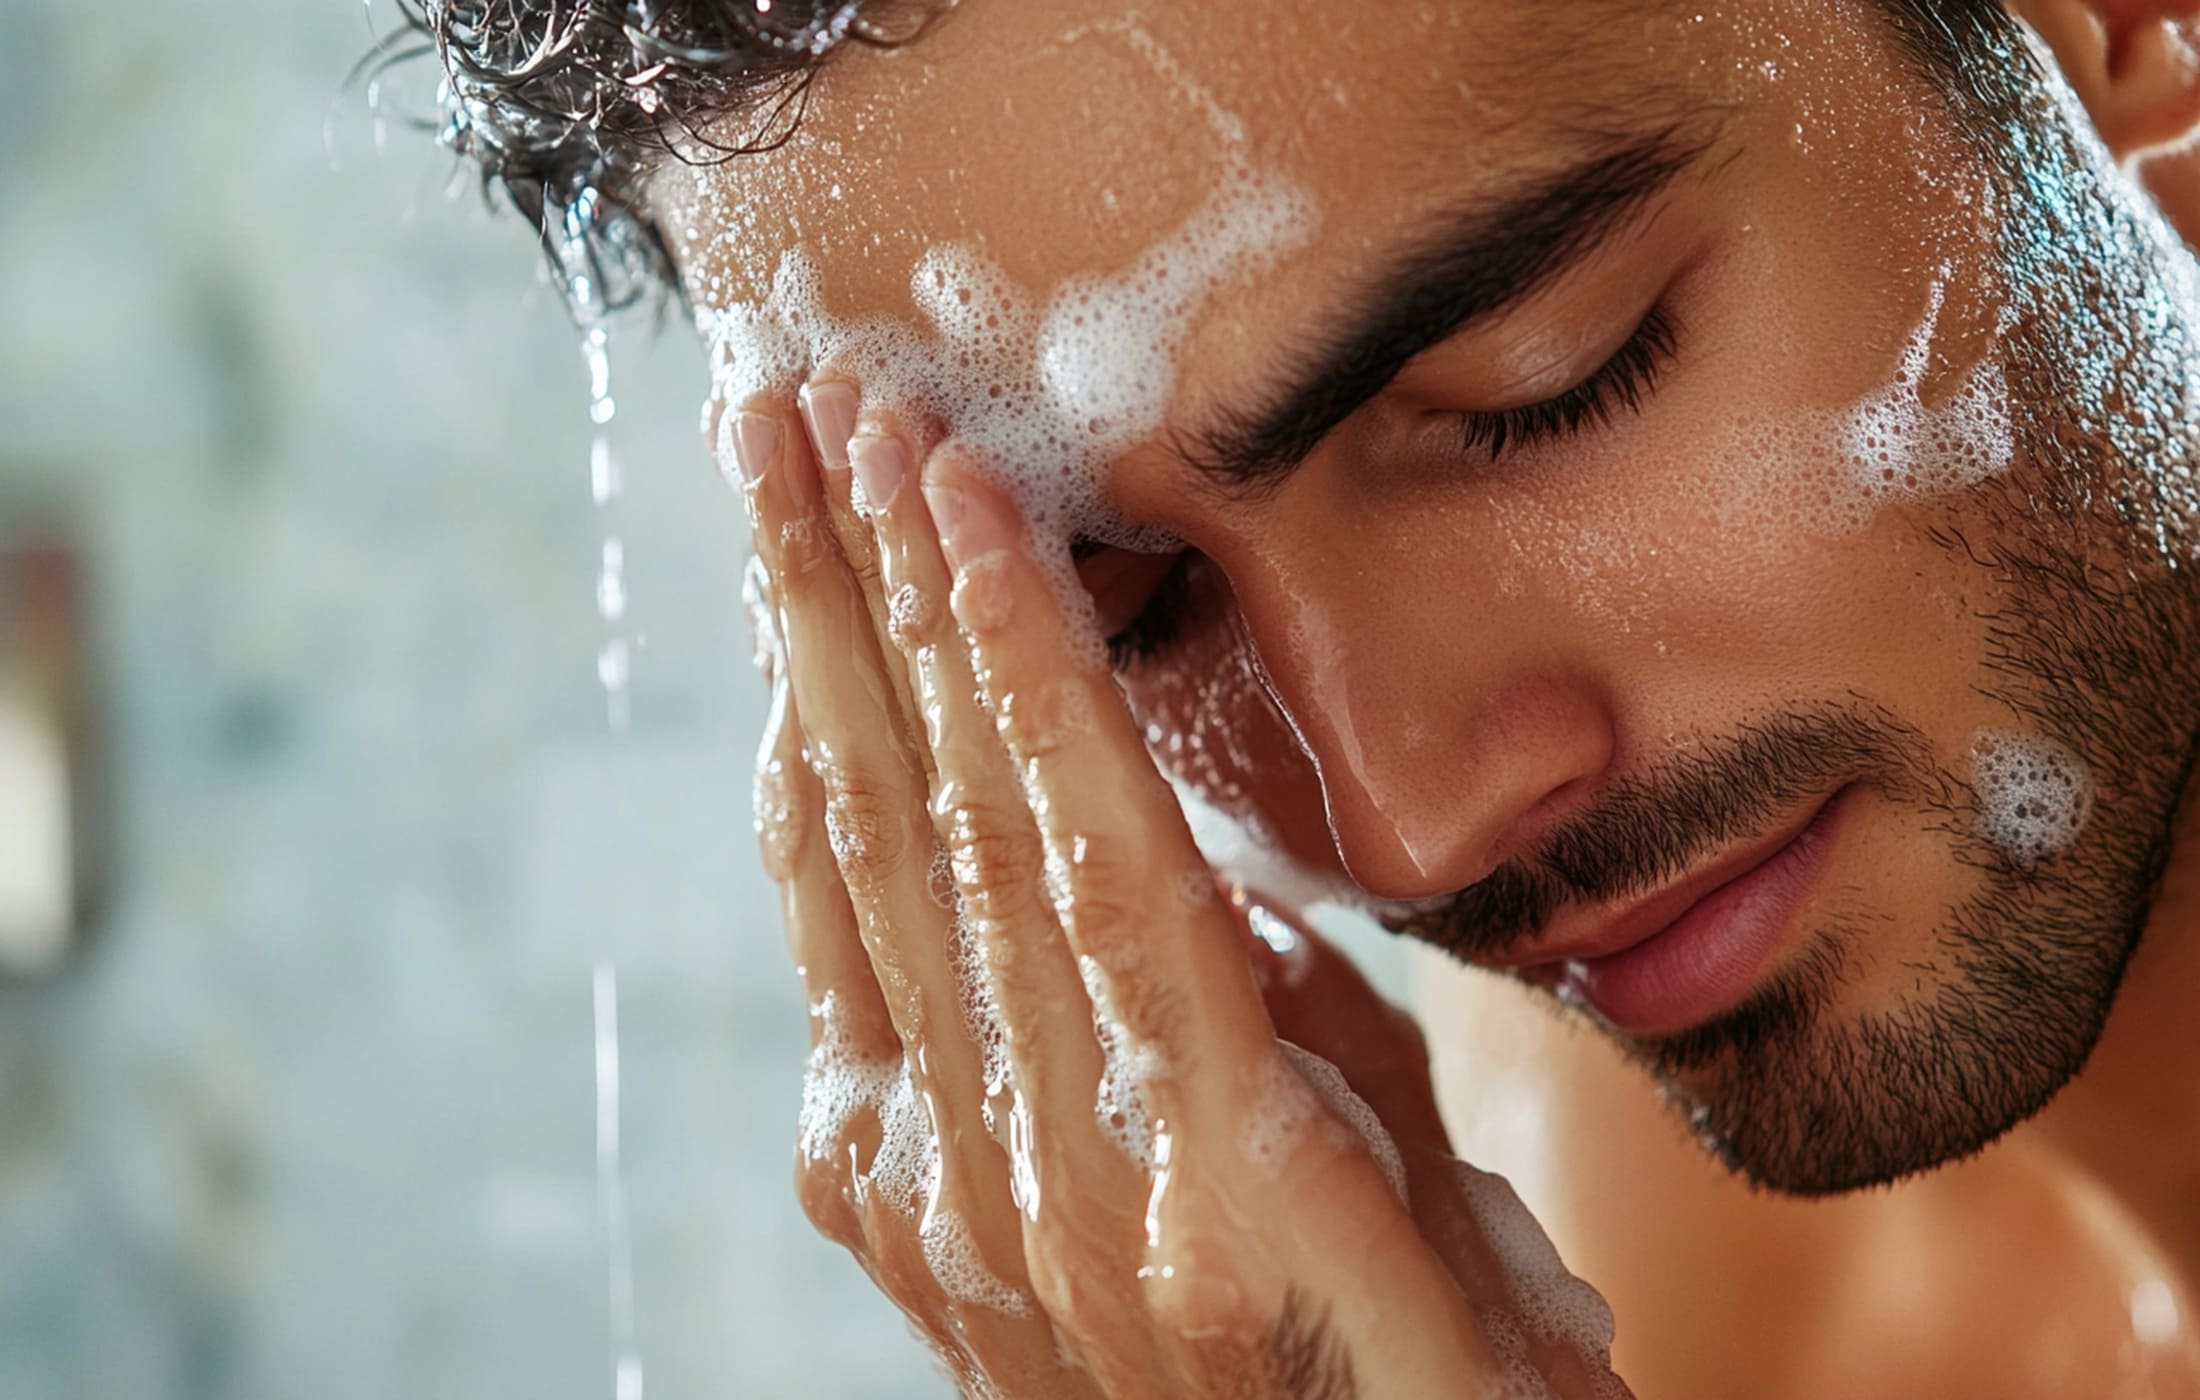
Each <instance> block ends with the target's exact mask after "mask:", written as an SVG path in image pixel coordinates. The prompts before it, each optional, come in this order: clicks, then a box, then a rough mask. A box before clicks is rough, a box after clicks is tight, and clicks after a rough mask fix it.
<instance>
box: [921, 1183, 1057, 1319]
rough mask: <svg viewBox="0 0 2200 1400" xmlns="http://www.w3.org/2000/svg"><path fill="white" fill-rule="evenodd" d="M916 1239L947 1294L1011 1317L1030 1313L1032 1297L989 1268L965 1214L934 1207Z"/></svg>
mask: <svg viewBox="0 0 2200 1400" xmlns="http://www.w3.org/2000/svg"><path fill="white" fill-rule="evenodd" d="M917 1239H918V1241H919V1242H920V1243H921V1244H922V1245H923V1247H924V1262H925V1266H926V1267H927V1268H929V1269H931V1271H932V1277H933V1278H935V1279H937V1280H938V1281H939V1285H940V1287H941V1288H942V1289H944V1290H945V1291H946V1293H947V1296H948V1297H950V1298H953V1299H955V1300H956V1301H958V1302H963V1303H973V1304H975V1305H977V1306H978V1307H981V1308H990V1309H992V1310H993V1311H994V1312H998V1313H1007V1314H1008V1315H1009V1316H1010V1317H1029V1316H1031V1313H1032V1304H1031V1298H1030V1297H1029V1296H1028V1295H1027V1294H1025V1293H1024V1291H1023V1290H1022V1289H1020V1288H1016V1287H1014V1286H1012V1285H1010V1284H1008V1283H1006V1282H1004V1281H1002V1279H1001V1277H1000V1275H998V1274H996V1273H994V1272H993V1270H991V1269H990V1268H988V1267H986V1262H985V1259H984V1257H983V1256H982V1255H980V1254H979V1253H978V1241H977V1239H976V1237H975V1236H973V1235H972V1234H971V1233H970V1225H969V1223H968V1222H967V1221H965V1220H964V1219H963V1218H962V1216H960V1215H958V1214H956V1213H955V1212H954V1211H950V1210H939V1209H935V1210H934V1211H933V1212H932V1213H931V1215H930V1216H929V1217H928V1218H927V1219H926V1220H925V1222H924V1225H923V1228H921V1229H920V1230H919V1231H918V1232H917Z"/></svg>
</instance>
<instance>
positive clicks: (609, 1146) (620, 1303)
mask: <svg viewBox="0 0 2200 1400" xmlns="http://www.w3.org/2000/svg"><path fill="white" fill-rule="evenodd" d="M568 291H569V293H570V295H571V300H572V304H573V306H574V307H575V308H576V310H577V312H578V313H579V314H580V315H581V316H582V323H583V326H584V331H583V334H582V338H581V355H582V360H583V362H584V364H585V366H586V369H587V372H588V421H589V424H590V427H591V433H590V438H589V449H588V484H589V494H590V496H591V498H592V499H593V500H594V502H595V505H596V513H597V518H598V523H599V524H600V526H601V528H602V532H603V535H602V544H601V546H600V548H599V550H598V567H597V573H596V613H597V617H598V618H599V620H600V621H601V624H602V633H601V636H602V640H601V642H600V644H599V646H598V649H597V652H596V680H597V683H598V684H599V685H600V686H601V687H602V689H603V697H604V722H605V725H606V726H607V727H608V729H609V730H610V732H611V735H612V739H613V742H614V743H617V744H623V742H624V741H625V739H626V737H627V734H628V728H629V724H630V721H631V718H632V710H631V704H630V681H631V675H632V659H633V651H634V648H635V646H636V645H637V644H638V643H639V641H640V638H639V637H637V636H635V635H633V634H632V632H631V631H630V628H629V624H628V619H627V593H626V545H625V541H624V539H623V538H622V536H621V533H620V524H621V522H620V510H621V504H622V502H623V499H624V496H625V491H626V484H625V479H624V472H623V469H622V467H621V465H620V462H619V456H618V452H617V449H616V447H615V446H614V444H613V442H612V437H611V427H612V423H613V420H614V419H615V418H616V417H617V416H618V401H617V400H616V399H614V398H613V397H612V393H611V340H610V330H609V327H608V326H607V324H606V322H605V312H604V308H603V306H602V303H601V300H600V298H599V297H597V296H596V295H595V288H594V286H593V283H592V282H591V280H590V279H588V278H587V277H585V276H575V277H573V278H571V279H570V282H569V285H568ZM613 772H614V773H615V774H621V773H622V770H621V768H620V766H619V765H617V764H614V765H613ZM625 796H626V794H625V792H624V790H623V784H622V789H621V791H620V792H618V793H617V794H615V801H616V806H617V809H618V810H617V812H616V813H615V816H616V818H617V820H618V821H619V823H620V825H621V826H622V827H623V826H625V825H627V824H628V823H630V822H631V821H632V819H633V805H632V804H631V803H629V802H627V801H625V800H624V798H625ZM613 907H614V908H616V909H618V910H619V911H620V913H621V918H619V919H618V920H615V922H618V923H623V922H624V921H625V920H624V917H623V916H624V915H625V913H626V912H627V911H629V910H631V909H632V908H633V901H632V900H631V899H630V898H627V897H625V896H624V893H623V892H622V894H621V897H619V898H617V899H616V900H615V901H614V905H613ZM625 932H626V931H625V930H624V929H623V928H616V927H615V928H611V929H607V930H605V934H604V938H603V940H602V942H601V943H600V945H599V947H600V950H601V951H600V952H599V956H598V957H597V959H596V961H595V965H594V968H593V971H592V975H591V986H590V992H591V997H590V1004H591V1006H592V1008H593V1012H594V1027H595V1093H596V1190H597V1198H598V1201H599V1204H600V1209H601V1212H602V1217H603V1234H604V1260H605V1271H606V1275H607V1278H606V1292H607V1295H608V1306H609V1309H610V1319H609V1321H610V1336H611V1350H612V1397H613V1400H642V1359H641V1353H640V1349H639V1348H638V1346H637V1345H636V1341H635V1328H634V1256H633V1238H632V1231H631V1228H630V1225H629V1220H628V1209H627V1192H626V1170H625V1163H624V1158H623V1149H622V1128H621V1111H620V1074H619V963H618V958H617V950H618V948H619V947H620V946H622V945H623V942H624V938H625Z"/></svg>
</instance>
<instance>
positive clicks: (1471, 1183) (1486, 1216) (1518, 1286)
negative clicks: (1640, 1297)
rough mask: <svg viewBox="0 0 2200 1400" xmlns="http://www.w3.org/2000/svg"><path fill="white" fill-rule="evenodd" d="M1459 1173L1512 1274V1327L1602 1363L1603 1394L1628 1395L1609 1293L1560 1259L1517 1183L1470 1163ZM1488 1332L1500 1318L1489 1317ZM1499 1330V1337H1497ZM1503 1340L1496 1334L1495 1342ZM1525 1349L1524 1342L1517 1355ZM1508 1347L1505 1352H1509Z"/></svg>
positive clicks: (1458, 1166) (1466, 1196)
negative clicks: (1613, 1369) (1616, 1360)
mask: <svg viewBox="0 0 2200 1400" xmlns="http://www.w3.org/2000/svg"><path fill="white" fill-rule="evenodd" d="M1453 1170H1454V1172H1455V1174H1456V1180H1457V1184H1458V1188H1459V1193H1460V1196H1461V1198H1462V1199H1463V1200H1464V1201H1465V1202H1466V1205H1467V1209H1468V1210H1469V1211H1470V1212H1471V1213H1472V1214H1473V1216H1474V1220H1475V1224H1476V1225H1477V1226H1478V1227H1479V1228H1480V1229H1481V1232H1482V1238H1483V1239H1484V1240H1485V1241H1486V1242H1487V1243H1488V1244H1489V1247H1490V1251H1491V1253H1493V1254H1495V1255H1496V1256H1497V1262H1498V1266H1499V1267H1500V1268H1501V1269H1503V1270H1504V1272H1505V1284H1506V1288H1507V1291H1508V1292H1510V1293H1511V1295H1512V1300H1513V1304H1514V1306H1515V1307H1516V1308H1518V1309H1519V1313H1518V1316H1517V1317H1516V1318H1514V1319H1510V1320H1509V1321H1510V1322H1511V1323H1512V1325H1514V1326H1516V1327H1517V1328H1518V1329H1519V1330H1521V1331H1524V1332H1526V1333H1528V1334H1531V1335H1533V1336H1536V1337H1540V1338H1542V1339H1543V1340H1545V1341H1550V1342H1555V1343H1559V1344H1562V1345H1564V1346H1567V1347H1569V1348H1571V1349H1572V1350H1573V1351H1574V1352H1576V1353H1577V1354H1578V1355H1580V1356H1581V1357H1582V1358H1583V1359H1585V1360H1587V1361H1590V1362H1594V1363H1596V1364H1595V1365H1593V1366H1592V1367H1591V1372H1592V1374H1595V1375H1597V1377H1598V1390H1599V1393H1600V1395H1601V1394H1602V1393H1604V1392H1605V1391H1606V1389H1607V1381H1609V1385H1610V1387H1611V1390H1610V1393H1612V1394H1615V1395H1623V1394H1625V1393H1626V1392H1625V1390H1624V1388H1621V1387H1619V1386H1618V1382H1617V1381H1616V1379H1610V1372H1609V1370H1608V1364H1609V1358H1610V1356H1611V1351H1612V1337H1613V1325H1612V1309H1611V1307H1610V1306H1609V1305H1608V1304H1606V1303H1605V1301H1604V1297H1603V1295H1602V1294H1600V1293H1598V1292H1597V1291H1596V1290H1595V1289H1594V1288H1591V1287H1590V1286H1589V1285H1588V1284H1586V1283H1584V1282H1582V1281H1581V1280H1580V1279H1578V1278H1575V1277H1574V1275H1573V1274H1572V1272H1571V1271H1569V1270H1568V1269H1567V1267H1566V1265H1565V1263H1564V1261H1562V1260H1561V1259H1560V1258H1559V1257H1558V1250H1557V1248H1556V1247H1555V1246H1553V1245H1552V1244H1551V1238H1550V1236H1549V1235H1547V1234H1545V1233H1544V1232H1543V1226H1542V1225H1541V1224H1539V1223H1538V1222H1537V1221H1536V1218H1535V1216H1534V1215H1532V1214H1530V1213H1529V1210H1528V1208H1527V1206H1525V1205H1523V1204H1522V1203H1521V1200H1520V1197H1519V1196H1518V1195H1517V1194H1515V1193H1514V1191H1513V1189H1512V1183H1510V1182H1508V1181H1506V1180H1505V1178H1503V1177H1501V1176H1497V1175H1494V1174H1492V1173H1489V1172H1484V1171H1477V1170H1476V1169H1475V1168H1473V1167H1470V1166H1468V1165H1467V1164H1466V1163H1464V1162H1458V1163H1454V1165H1453ZM1484 1321H1485V1324H1486V1325H1490V1324H1493V1323H1494V1321H1495V1319H1493V1318H1485V1319H1484ZM1496 1330H1497V1329H1495V1328H1494V1327H1493V1333H1494V1331H1496ZM1494 1340H1498V1338H1497V1337H1496V1336H1495V1335H1493V1341H1494ZM1521 1349H1524V1342H1523V1343H1522V1344H1521V1346H1520V1348H1519V1349H1516V1350H1515V1351H1514V1353H1513V1354H1514V1355H1515V1356H1517V1355H1519V1354H1520V1350H1521ZM1503 1350H1504V1348H1502V1347H1501V1348H1500V1351H1501V1353H1502V1352H1503Z"/></svg>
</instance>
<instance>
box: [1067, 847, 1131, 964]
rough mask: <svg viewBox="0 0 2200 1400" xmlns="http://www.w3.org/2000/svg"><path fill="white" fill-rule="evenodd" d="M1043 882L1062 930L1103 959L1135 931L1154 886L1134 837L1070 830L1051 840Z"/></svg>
mask: <svg viewBox="0 0 2200 1400" xmlns="http://www.w3.org/2000/svg"><path fill="white" fill-rule="evenodd" d="M1047 886H1048V889H1049V891H1050V892H1051V893H1052V895H1053V897H1054V909H1055V913H1056V915H1057V916H1058V917H1059V918H1060V920H1061V923H1062V928H1063V931H1064V932H1066V933H1067V934H1069V936H1070V938H1071V940H1072V941H1073V942H1074V943H1076V945H1077V946H1078V947H1079V948H1080V949H1081V950H1082V951H1084V952H1087V953H1091V954H1093V955H1094V956H1096V957H1101V958H1102V959H1103V960H1105V957H1106V954H1107V953H1108V951H1109V950H1112V949H1115V948H1119V947H1122V946H1124V945H1126V944H1128V943H1130V942H1132V941H1134V940H1135V939H1136V938H1137V936H1138V930H1139V928H1140V926H1141V924H1142V923H1143V922H1144V921H1145V917H1146V904H1147V900H1148V898H1149V896H1150V895H1151V893H1152V890H1153V880H1152V876H1151V873H1150V872H1149V871H1148V870H1147V869H1145V868H1144V867H1143V866H1142V865H1141V864H1140V862H1139V858H1138V854H1137V852H1136V851H1135V850H1133V848H1132V843H1131V842H1129V841H1126V840H1124V839H1123V838H1121V837H1117V836H1111V835H1086V836H1073V837H1070V838H1068V839H1067V840H1066V841H1062V842H1058V843H1054V844H1052V845H1051V846H1050V850H1049V859H1048V861H1047Z"/></svg>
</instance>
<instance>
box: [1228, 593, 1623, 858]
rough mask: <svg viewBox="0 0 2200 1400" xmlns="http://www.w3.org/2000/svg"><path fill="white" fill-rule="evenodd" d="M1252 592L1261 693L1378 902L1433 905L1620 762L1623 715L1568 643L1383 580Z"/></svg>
mask: <svg viewBox="0 0 2200 1400" xmlns="http://www.w3.org/2000/svg"><path fill="white" fill-rule="evenodd" d="M1278 583H1279V581H1278V580H1276V579H1274V578H1270V579H1266V580H1247V582H1246V583H1244V584H1241V585H1240V586H1239V605H1240V607H1241V609H1243V611H1244V615H1245V618H1246V623H1247V625H1248V627H1249V628H1250V630H1251V633H1252V639H1253V641H1254V643H1255V645H1256V647H1257V648H1258V652H1259V656H1260V659H1261V664H1262V671H1263V681H1264V683H1265V684H1266V685H1267V686H1268V687H1269V690H1270V693H1271V696H1272V697H1273V699H1274V700H1275V702H1276V704H1277V706H1278V707H1279V708H1280V709H1281V710H1282V711H1283V712H1284V714H1285V715H1286V716H1288V717H1289V719H1290V721H1291V724H1292V727H1293V729H1294V730H1295V731H1296V733H1297V735H1298V738H1299V742H1300V744H1301V745H1302V746H1303V747H1304V748H1305V750H1306V752H1307V755H1308V757H1309V758H1311V760H1312V761H1313V765H1314V767H1315V769H1316V771H1317V772H1318V774H1319V776H1320V781H1321V794H1322V802H1323V806H1324V809H1325V811H1326V815H1327V818H1328V822H1329V830H1330V835H1331V839H1332V840H1333V841H1334V842H1335V845H1336V849H1337V855H1338V858H1339V860H1340V861H1341V862H1342V863H1343V865H1344V868H1345V871H1346V873H1347V874H1349V875H1350V876H1351V878H1352V881H1353V883H1354V884H1356V885H1358V886H1359V887H1360V888H1361V889H1363V890H1366V891H1367V892H1368V893H1370V894H1372V895H1375V896H1377V897H1378V898H1383V899H1397V900H1414V899H1427V898H1431V897H1435V896H1438V895H1444V894H1449V893H1452V892H1454V891H1456V890H1459V889H1462V888H1464V887H1465V886H1467V885H1471V884H1473V883H1475V882H1476V881H1478V880H1480V879H1482V878H1483V877H1484V876H1486V875H1488V874H1489V873H1490V872H1491V871H1492V870H1494V869H1495V868H1496V867H1497V866H1498V865H1499V864H1501V863H1502V862H1504V861H1505V860H1507V859H1511V858H1514V857H1516V856H1519V855H1522V854H1524V853H1526V852H1528V851H1531V850H1532V849H1533V848H1534V845H1535V843H1536V840H1537V838H1538V836H1539V835H1540V834H1541V833H1544V832H1546V831H1548V829H1549V828H1550V826H1551V825H1552V824H1553V823H1555V822H1556V821H1558V820H1560V819H1561V818H1562V817H1563V816H1564V815H1565V814H1566V813H1567V812H1568V811H1570V810H1573V809H1575V808H1576V807H1578V806H1579V805H1580V803H1581V802H1582V801H1583V800H1584V799H1585V798H1586V796H1587V794H1588V793H1589V792H1590V791H1591V790H1592V789H1593V787H1594V786H1595V783H1596V780H1597V779H1598V777H1599V776H1600V775H1602V774H1604V773H1605V771H1606V770H1607V769H1608V768H1609V767H1610V765H1611V763H1612V758H1613V753H1614V750H1615V747H1616V741H1615V737H1614V731H1615V726H1614V722H1613V716H1612V710H1611V707H1610V705H1609V704H1608V703H1607V700H1606V697H1605V695H1604V693H1603V691H1602V688H1601V687H1600V686H1599V685H1598V684H1597V682H1596V681H1595V679H1594V677H1593V674H1592V673H1591V672H1590V671H1589V670H1588V669H1587V668H1586V667H1585V666H1584V665H1582V664H1580V662H1579V660H1578V659H1577V658H1569V657H1567V656H1565V655H1564V654H1563V650H1562V648H1561V647H1560V646H1558V645H1556V644H1555V642H1556V638H1558V637H1562V636H1563V635H1564V632H1563V631H1562V630H1556V629H1539V628H1537V627H1536V626H1535V625H1534V622H1533V620H1532V619H1528V618H1518V617H1515V618H1508V619H1505V620H1504V621H1503V623H1502V625H1498V624H1497V623H1496V622H1495V620H1494V618H1493V615H1492V613H1491V612H1490V611H1489V610H1488V609H1487V608H1485V607H1483V606H1481V605H1479V604H1477V603H1475V602H1473V601H1472V600H1469V599H1465V598H1452V599H1446V600H1444V601H1442V602H1437V601H1434V600H1430V599H1426V598H1422V599H1407V598H1400V597H1396V596H1393V595H1392V591H1391V589H1390V588H1389V587H1387V586H1385V585H1384V584H1382V583H1381V582H1379V581H1378V582H1376V583H1375V584H1374V585H1373V586H1364V585H1363V586H1357V587H1356V586H1351V585H1349V584H1345V583H1343V581H1341V580H1338V579H1335V578H1334V577H1331V578H1327V579H1325V580H1323V583H1324V585H1327V586H1319V587H1317V586H1309V585H1308V584H1307V583H1306V582H1304V581H1301V582H1300V583H1299V584H1298V585H1297V586H1295V587H1291V588H1285V587H1281V586H1278Z"/></svg>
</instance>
